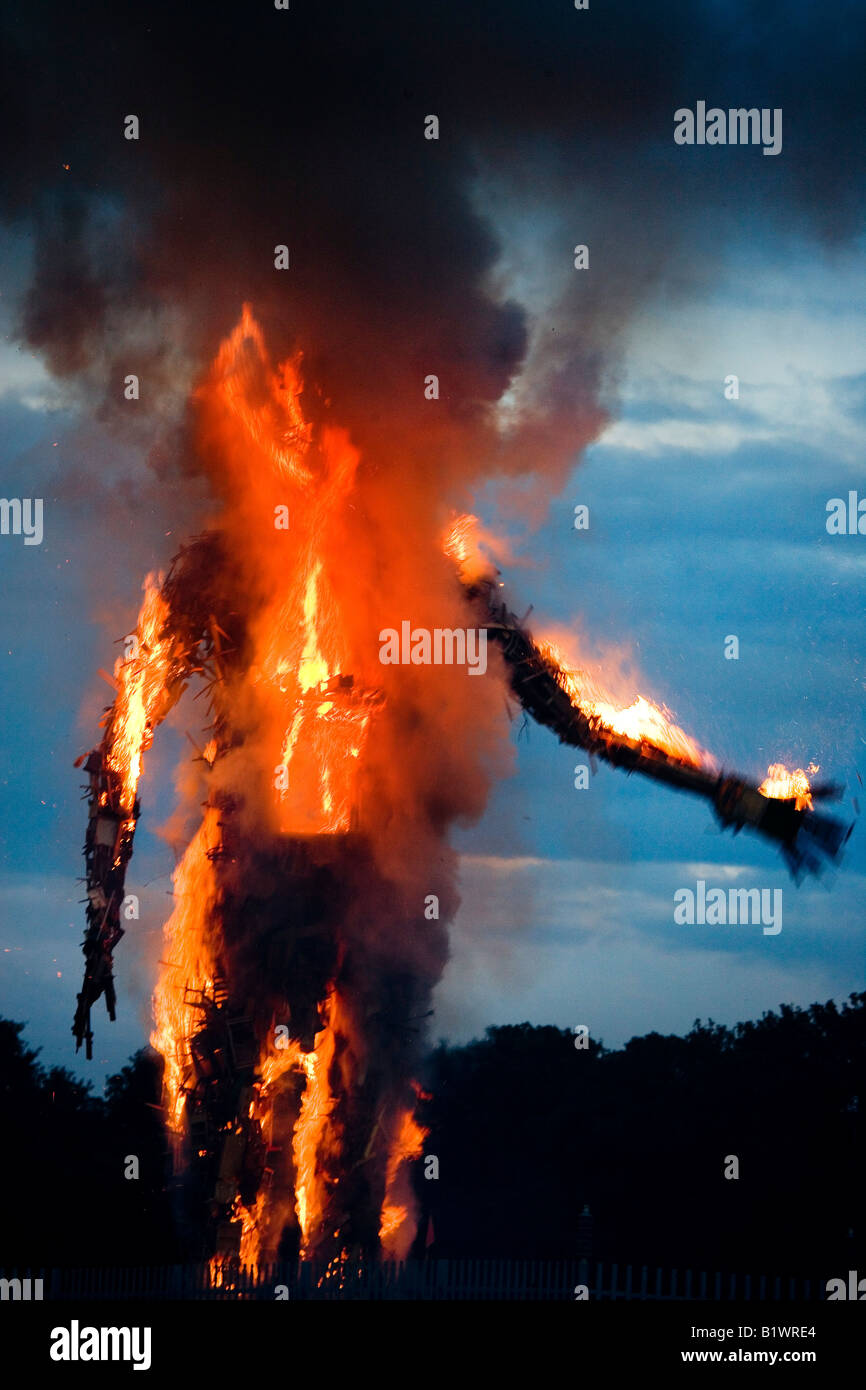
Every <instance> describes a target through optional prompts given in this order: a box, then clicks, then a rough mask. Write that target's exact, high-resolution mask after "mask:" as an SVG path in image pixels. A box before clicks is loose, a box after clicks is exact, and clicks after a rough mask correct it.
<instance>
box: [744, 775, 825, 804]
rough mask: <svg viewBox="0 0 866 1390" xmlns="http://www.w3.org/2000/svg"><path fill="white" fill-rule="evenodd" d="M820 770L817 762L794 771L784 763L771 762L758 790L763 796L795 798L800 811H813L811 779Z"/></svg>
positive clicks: (782, 798) (783, 798)
mask: <svg viewBox="0 0 866 1390" xmlns="http://www.w3.org/2000/svg"><path fill="white" fill-rule="evenodd" d="M820 770H821V769H820V768H819V767H818V765H817V764H816V763H810V764H809V767H808V769H806V770H804V769H803V768H802V767H798V768H795V769H794V770H793V771H789V770H788V768H787V767H786V766H785V764H784V763H771V764H770V766H769V767H768V768H767V775H766V777H765V778H764V780H763V782H762V783H761V785H760V786H759V788H758V791H759V792H760V793H761V795H762V796H766V797H771V798H775V799H778V800H780V801H791V800H793V801H794V802H795V804H796V809H797V810H798V811H811V810H812V809H813V807H812V784H811V782H810V780H809V779H810V778H811V777H814V776H815V773H816V772H820Z"/></svg>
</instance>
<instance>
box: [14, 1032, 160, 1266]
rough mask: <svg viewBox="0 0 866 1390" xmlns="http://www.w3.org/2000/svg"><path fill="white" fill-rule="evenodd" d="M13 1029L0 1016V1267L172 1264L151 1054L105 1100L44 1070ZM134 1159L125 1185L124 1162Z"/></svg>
mask: <svg viewBox="0 0 866 1390" xmlns="http://www.w3.org/2000/svg"><path fill="white" fill-rule="evenodd" d="M23 1029H24V1025H23V1024H21V1023H13V1022H11V1021H9V1020H7V1019H0V1136H2V1139H0V1184H2V1189H0V1190H2V1191H3V1193H4V1194H5V1201H4V1212H3V1221H2V1237H0V1266H2V1267H3V1268H4V1269H7V1270H8V1269H11V1268H14V1267H16V1266H17V1267H22V1268H25V1267H26V1268H32V1269H38V1268H50V1267H52V1266H61V1265H88V1266H90V1265H102V1264H111V1265H136V1264H148V1263H151V1262H152V1263H154V1264H162V1263H171V1262H173V1261H174V1260H175V1259H179V1258H181V1256H180V1247H179V1245H178V1242H177V1240H176V1237H175V1234H174V1230H175V1222H174V1220H173V1213H172V1203H171V1198H170V1194H169V1171H170V1170H169V1164H168V1153H167V1146H166V1140H165V1135H164V1131H163V1127H162V1121H161V1118H160V1115H159V1112H158V1110H157V1109H156V1108H155V1107H157V1106H158V1104H159V1100H160V1092H161V1088H162V1059H161V1058H160V1057H159V1055H158V1054H157V1053H155V1052H152V1051H151V1050H150V1049H149V1048H146V1049H142V1051H140V1052H138V1053H136V1055H135V1056H134V1057H133V1058H132V1060H131V1061H130V1063H129V1065H128V1066H126V1067H124V1068H123V1069H122V1071H120V1072H119V1073H118V1074H117V1075H116V1076H113V1077H111V1078H110V1080H109V1082H108V1084H107V1087H106V1095H105V1099H104V1100H103V1099H98V1098H96V1097H94V1096H93V1095H92V1094H91V1087H90V1084H89V1083H88V1084H82V1083H81V1082H80V1081H78V1080H76V1078H75V1077H74V1076H73V1075H72V1074H71V1073H70V1072H68V1071H66V1070H65V1069H64V1068H60V1067H52V1068H50V1069H45V1068H44V1067H42V1066H41V1065H40V1063H39V1060H38V1051H32V1050H30V1049H29V1048H27V1047H26V1046H25V1045H24V1042H23V1041H22V1037H21V1034H22V1032H23ZM133 1156H134V1157H136V1158H137V1159H138V1173H139V1176H138V1178H137V1179H130V1178H126V1177H125V1176H124V1173H125V1172H127V1171H132V1170H131V1168H130V1166H129V1164H128V1162H127V1160H128V1159H129V1158H130V1157H133Z"/></svg>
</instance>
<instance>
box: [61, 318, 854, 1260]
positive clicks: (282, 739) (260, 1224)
mask: <svg viewBox="0 0 866 1390" xmlns="http://www.w3.org/2000/svg"><path fill="white" fill-rule="evenodd" d="M301 392H302V384H301V378H300V372H299V363H298V362H297V361H295V362H289V363H286V364H283V366H282V367H280V368H279V369H278V370H276V371H274V370H272V369H271V367H270V365H269V363H268V359H267V354H266V351H265V345H264V341H263V338H262V335H261V332H260V329H259V328H258V325H257V324H256V322H255V320H254V319H253V317H252V315H251V313H250V311H249V310H248V309H245V310H244V313H243V316H242V319H241V322H240V323H239V325H238V327H237V328H236V329H235V331H234V333H233V334H232V335H231V336H230V337H229V338H228V339H227V340H226V342H225V343H224V344H223V345H222V347H221V349H220V352H219V354H218V356H217V358H216V361H215V363H214V365H213V368H212V370H211V372H210V374H209V376H208V378H207V380H206V381H205V383H204V384H203V385H202V387H201V388H200V390H199V391H198V393H197V399H196V408H197V412H198V414H197V419H198V432H197V446H196V447H197V449H198V451H199V454H200V457H201V458H202V459H203V460H204V461H205V464H206V467H207V471H208V473H209V476H210V479H211V482H212V485H213V492H214V495H215V497H216V498H217V501H216V502H215V504H214V508H213V512H212V515H211V516H210V517H209V518H208V521H207V525H206V530H205V531H204V532H203V533H202V534H201V535H200V536H198V538H196V539H195V540H193V541H192V542H191V543H190V544H188V545H187V546H185V547H184V548H183V549H182V550H181V551H180V552H179V554H178V555H177V557H176V558H175V560H174V562H173V564H172V565H171V567H170V569H169V571H168V573H167V575H166V576H165V577H164V578H163V579H162V580H161V581H160V580H157V579H156V578H154V577H153V576H150V577H149V578H148V580H147V582H146V585H145V596H144V601H143V604H142V608H141V613H140V616H139V622H138V628H137V633H136V637H135V640H134V642H132V643H130V644H129V645H130V650H129V652H128V654H127V656H126V659H121V660H120V661H118V663H117V666H116V668H115V681H116V687H117V695H116V698H115V700H114V703H113V705H112V706H111V707H110V709H109V710H108V711H107V713H106V717H105V720H104V735H103V738H102V741H101V743H100V745H99V747H98V748H96V749H94V750H92V751H91V752H90V753H89V754H87V755H85V757H84V758H82V759H80V760H79V764H83V766H84V769H85V771H86V772H87V773H88V775H89V788H88V793H89V807H90V820H89V827H88V832H87V839H86V845H85V858H86V882H87V923H88V925H87V931H86V936H85V941H84V955H85V961H86V967H85V978H84V984H83V987H82V990H81V993H80V994H79V996H78V1008H77V1011H76V1015H75V1022H74V1027H73V1031H74V1034H75V1037H76V1042H77V1045H78V1046H80V1045H81V1044H82V1043H84V1044H85V1045H86V1049H87V1055H88V1057H89V1056H91V1049H92V1031H91V1023H90V1010H91V1007H92V1005H93V1004H94V1002H96V1001H97V1000H98V999H99V998H100V996H101V995H104V996H105V1001H106V1005H107V1008H108V1012H109V1015H110V1017H111V1018H114V1011H115V996H114V988H113V980H112V968H113V965H112V953H113V950H114V947H115V946H116V945H117V943H118V941H119V940H120V938H121V937H122V935H123V926H122V925H121V923H122V921H123V919H124V903H125V901H126V899H125V874H126V868H127V865H128V863H129V859H130V856H131V853H132V847H133V838H134V834H135V828H136V824H137V822H138V819H139V815H140V805H139V799H138V784H139V779H140V776H141V772H142V759H143V755H144V753H145V752H146V751H147V749H148V748H149V747H150V744H151V742H152V739H153V736H154V733H155V730H156V729H157V727H158V725H159V724H160V723H161V722H162V721H163V720H164V719H165V718H166V716H167V715H168V714H169V712H170V710H171V709H172V708H173V706H174V705H175V704H176V703H177V701H178V700H179V699H180V697H181V695H182V694H183V692H184V690H185V689H186V688H187V686H188V685H189V684H190V683H195V684H198V686H199V687H200V689H199V694H202V693H204V694H206V696H207V699H208V702H209V716H208V717H209V719H210V724H209V726H208V728H207V731H206V732H207V735H208V737H207V741H206V743H205V745H204V747H203V748H202V749H201V750H200V756H199V758H198V759H197V760H196V762H195V764H194V772H193V774H192V776H191V778H190V777H188V782H190V785H188V787H187V795H186V813H187V816H188V819H189V821H190V825H191V833H190V834H188V835H187V837H186V841H187V843H186V849H185V851H184V853H183V856H182V858H181V860H180V862H179V864H178V867H177V870H176V872H175V877H174V898H175V903H176V906H175V909H174V911H173V913H172V915H171V917H170V918H169V920H168V922H167V923H166V926H165V946H164V959H163V961H162V963H161V973H160V976H159V980H158V983H157V986H156V991H155V995H154V1017H155V1028H154V1033H153V1042H154V1045H155V1046H156V1047H157V1048H158V1050H159V1051H160V1052H161V1054H162V1056H163V1058H164V1061H165V1111H166V1121H167V1124H168V1126H169V1129H170V1130H171V1131H172V1133H173V1134H174V1135H175V1136H176V1138H177V1144H178V1149H179V1151H180V1150H181V1149H182V1150H184V1153H183V1162H184V1163H185V1165H186V1166H187V1168H188V1169H189V1170H191V1171H192V1173H193V1174H194V1175H195V1180H196V1183H197V1191H198V1192H199V1193H200V1194H201V1195H202V1197H203V1199H204V1202H205V1209H206V1212H207V1221H206V1223H205V1226H206V1230H205V1234H204V1243H205V1246H206V1250H205V1252H204V1253H207V1254H208V1255H213V1256H215V1257H216V1258H218V1259H225V1258H240V1259H242V1260H243V1261H244V1262H247V1263H252V1262H256V1261H263V1260H270V1259H274V1258H276V1257H278V1256H279V1257H284V1256H290V1255H294V1254H300V1255H301V1256H302V1257H304V1258H313V1257H315V1258H316V1259H322V1260H325V1261H327V1260H329V1259H330V1258H333V1257H336V1256H339V1255H340V1254H341V1253H342V1252H348V1251H351V1252H352V1253H358V1252H361V1253H363V1254H370V1253H373V1252H376V1251H378V1250H380V1249H381V1250H384V1251H385V1252H386V1253H387V1254H389V1255H391V1256H396V1257H402V1256H404V1255H405V1254H406V1253H407V1251H408V1249H409V1247H410V1245H411V1243H412V1240H413V1238H414V1235H415V1229H416V1221H417V1217H416V1213H415V1209H414V1199H413V1195H412V1190H411V1185H410V1181H409V1177H410V1161H411V1160H412V1159H413V1158H417V1157H418V1156H419V1154H420V1153H421V1152H422V1145H423V1141H424V1137H425V1135H424V1131H423V1130H422V1129H421V1128H420V1127H419V1125H418V1124H417V1122H416V1120H415V1119H414V1114H413V1112H414V1108H415V1099H416V1092H415V1086H414V1082H413V1075H414V1072H415V1069H416V1066H417V1062H418V1060H419V1051H420V1047H421V1041H422V1030H423V1020H424V1019H425V1017H426V1016H427V1014H428V1011H429V1003H430V997H431V992H432V989H433V986H434V985H435V984H436V982H437V980H438V979H439V977H440V975H441V972H442V970H443V968H444V964H445V961H446V958H447V941H446V926H447V923H448V921H449V919H450V917H451V916H452V915H453V912H454V910H455V907H456V903H457V895H456V890H455V858H454V854H453V852H452V851H451V850H450V849H449V847H448V844H447V830H448V827H449V825H450V824H451V823H452V822H453V821H454V820H455V819H456V818H458V817H464V818H466V817H472V816H475V815H477V814H479V813H480V810H481V809H482V807H483V804H484V794H485V788H486V777H487V770H486V769H487V766H488V765H489V764H490V763H491V762H494V761H495V759H496V756H497V751H498V749H499V747H500V744H504V742H505V735H504V733H503V734H500V735H498V736H497V737H498V738H499V740H500V742H499V743H497V742H496V739H495V738H493V737H492V736H491V734H490V730H491V728H492V726H494V725H495V724H497V723H499V724H501V722H502V721H501V720H497V718H496V716H497V712H498V710H499V709H500V707H501V689H502V683H503V681H504V680H507V682H508V684H509V685H510V688H511V691H512V693H513V695H514V696H515V697H516V698H517V700H518V701H519V702H520V704H521V705H522V706H523V708H524V709H525V710H526V711H527V712H528V713H529V714H530V715H531V716H532V717H533V718H535V719H536V720H538V721H539V722H541V723H542V724H545V725H547V726H548V727H550V728H552V729H553V730H554V731H555V732H556V733H557V734H558V736H559V737H560V739H561V740H562V741H564V742H566V743H570V744H573V745H575V746H578V747H580V748H583V749H585V750H587V752H588V753H589V754H590V756H592V757H594V756H598V757H601V758H603V759H605V760H606V761H608V762H610V763H612V764H613V765H615V766H619V767H624V768H625V769H626V770H627V771H629V772H634V771H638V772H641V773H644V774H645V775H648V776H650V777H653V778H656V779H657V780H661V781H664V782H666V783H669V784H671V785H673V786H676V787H680V788H683V789H686V790H689V791H692V792H695V793H698V794H700V795H703V796H705V797H707V798H708V799H709V800H710V801H711V802H712V804H713V806H714V808H715V810H716V813H717V814H718V816H719V818H720V819H721V821H722V822H723V824H726V825H733V826H734V828H735V829H736V830H739V829H740V828H742V826H744V825H749V826H753V827H755V828H756V829H757V830H759V831H760V832H761V833H763V834H765V835H768V836H770V837H772V838H773V839H775V840H777V841H778V842H779V843H780V844H781V845H782V847H783V849H784V850H785V852H786V854H787V855H788V858H789V861H790V863H791V865H792V867H793V868H794V869H795V870H796V871H798V872H799V871H801V870H810V869H813V868H814V867H816V866H817V863H818V860H819V858H820V856H821V855H826V856H829V857H831V858H832V857H835V856H836V855H837V854H838V852H839V850H840V847H841V844H842V841H843V839H844V834H845V830H844V827H843V826H841V825H840V824H839V823H838V822H837V821H834V820H832V819H830V818H828V817H826V816H821V815H818V814H817V813H816V812H815V811H814V810H813V809H812V801H811V798H812V797H814V796H816V795H818V794H819V790H823V792H824V793H825V794H826V793H827V792H828V791H829V790H830V789H828V788H824V789H816V788H814V787H813V788H811V789H810V787H809V782H808V779H807V778H806V776H805V774H800V773H798V774H786V773H785V771H784V769H772V770H771V773H772V774H773V777H774V778H775V781H774V782H773V784H772V785H770V784H765V785H764V786H762V787H761V788H760V789H759V788H757V787H754V786H751V785H749V784H748V783H747V782H745V781H743V780H742V779H739V778H733V777H729V776H724V775H723V774H721V773H719V771H718V770H717V769H716V768H715V765H714V764H713V762H712V759H710V758H709V756H708V755H707V754H705V753H704V752H703V751H702V750H701V749H700V748H698V746H697V745H696V744H695V743H694V741H693V740H691V739H690V738H688V736H687V735H685V734H684V733H683V731H682V730H680V729H678V728H677V727H676V726H675V725H673V724H672V723H671V721H670V719H669V718H668V717H667V715H666V714H665V713H664V711H662V710H660V709H659V708H658V707H657V706H655V705H653V704H652V703H651V702H649V701H646V700H642V699H640V700H638V701H636V702H635V704H634V705H632V706H630V707H627V708H625V709H623V708H619V709H618V708H616V707H615V705H614V704H612V703H611V702H610V700H609V699H606V698H605V697H604V694H603V692H598V691H592V690H590V689H589V688H588V687H587V686H586V684H585V683H582V682H581V680H580V678H579V677H578V676H576V675H575V674H574V673H569V672H568V670H567V669H566V667H565V665H564V662H563V660H562V659H561V658H560V657H559V655H558V653H557V651H556V649H555V648H554V647H553V646H552V644H549V643H548V644H545V643H542V642H536V641H535V640H533V638H532V636H531V635H530V633H529V632H528V630H527V629H526V628H525V626H524V625H523V623H521V622H520V621H519V620H518V619H517V618H516V617H515V616H514V615H513V614H512V613H510V611H509V610H508V608H507V606H506V605H505V604H504V603H503V602H502V601H501V599H500V589H501V586H500V584H499V582H498V578H497V577H496V575H495V573H494V572H493V571H492V570H491V569H490V567H489V566H487V565H485V564H484V563H482V562H480V561H479V559H478V557H477V556H475V555H473V554H472V553H471V546H470V541H469V526H468V523H467V522H462V523H458V524H457V525H456V526H455V527H452V529H451V533H450V538H449V539H448V540H447V543H446V544H445V545H444V546H443V544H442V540H441V537H442V532H443V527H444V524H445V523H446V521H447V520H448V518H447V516H446V515H440V516H439V517H437V516H436V511H435V507H434V508H430V507H428V508H426V509H420V508H415V506H414V501H413V499H412V498H411V497H408V495H407V498H406V499H400V506H401V507H402V510H400V511H399V512H398V518H397V525H396V527H395V518H394V514H393V511H389V507H393V505H394V503H393V500H391V501H389V502H387V503H386V502H385V501H384V499H383V494H382V492H380V491H377V482H376V474H375V469H374V468H373V469H371V470H370V471H369V472H368V473H367V475H366V476H365V478H364V480H363V482H362V481H361V478H360V470H359V459H358V456H357V454H356V452H355V450H354V449H353V447H352V445H351V443H350V441H349V440H348V438H347V437H346V436H345V434H343V433H342V432H341V431H339V430H338V429H335V428H333V427H331V426H327V425H325V426H323V427H322V428H321V429H319V430H314V429H313V428H312V427H311V426H310V425H309V424H308V423H307V422H306V420H305V418H304V416H303V414H302V412H301V409H300V404H299V397H300V395H301ZM392 491H393V490H392ZM422 511H423V516H422V517H421V519H420V520H419V519H418V514H417V513H420V512H422ZM431 517H432V519H433V521H434V522H436V524H435V525H434V524H433V522H431ZM386 532H388V533H389V536H390V542H391V543H389V544H388V545H387V546H385V545H383V544H382V537H383V535H384V534H385V533H386ZM418 573H420V574H422V576H423V587H418V586H417V583H416V587H415V589H414V590H411V589H409V588H408V587H407V586H408V585H409V584H410V583H411V580H410V578H409V576H413V575H417V574H418ZM410 601H411V602H412V604H413V607H414V608H415V610H416V614H415V615H416V616H417V617H419V618H420V619H421V620H422V621H423V620H424V619H425V618H430V619H431V620H432V621H431V626H432V625H433V623H434V622H439V621H441V620H450V621H451V622H453V624H454V626H455V627H457V626H460V625H461V623H462V624H463V625H464V626H465V624H466V622H467V621H471V622H473V623H474V624H475V625H477V626H478V627H479V628H482V629H485V630H486V632H487V634H488V636H489V638H491V639H493V642H494V643H495V646H496V647H497V648H498V651H499V655H500V660H499V661H494V662H492V663H491V666H490V675H491V677H492V679H491V680H488V681H481V682H479V681H472V680H468V678H467V673H466V672H465V671H460V672H458V671H456V670H455V669H454V668H453V667H451V668H448V667H445V668H436V667H433V668H427V669H425V670H424V671H423V672H422V673H419V672H418V671H417V670H416V669H415V668H413V667H412V666H411V665H409V666H398V667H393V666H383V665H382V664H380V663H379V662H378V661H377V655H376V653H377V641H376V639H377V633H378V632H379V629H380V627H381V625H382V620H383V619H388V618H391V619H393V620H394V625H395V627H396V626H398V625H399V622H398V620H399V618H400V617H402V613H400V611H399V605H402V604H405V603H407V602H410ZM425 605H426V610H425ZM419 608H420V609H421V610H422V611H420V612H419V611H418V609H419ZM385 610H388V611H385ZM476 687H481V688H482V689H481V690H479V689H476ZM431 749H432V750H433V753H434V754H435V755H434V756H431ZM786 778H787V779H788V780H787V781H786ZM202 802H203V803H204V813H203V816H201V818H200V823H199V824H198V825H197V826H196V827H194V828H192V818H193V816H194V815H195V814H197V808H198V807H199V805H200V804H201V803H202Z"/></svg>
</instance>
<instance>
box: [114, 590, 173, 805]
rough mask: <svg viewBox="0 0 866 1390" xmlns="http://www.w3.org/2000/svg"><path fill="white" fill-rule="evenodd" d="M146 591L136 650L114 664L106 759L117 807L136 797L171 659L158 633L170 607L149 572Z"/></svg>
mask: <svg viewBox="0 0 866 1390" xmlns="http://www.w3.org/2000/svg"><path fill="white" fill-rule="evenodd" d="M144 590H145V594H144V601H143V603H142V606H141V612H140V613H139V616H138V627H137V630H136V640H137V644H138V650H137V652H136V653H135V654H134V655H130V656H129V657H128V658H127V659H124V658H123V657H119V658H118V660H117V661H116V663H115V666H114V678H115V681H116V682H117V688H118V693H117V699H116V700H115V702H114V708H113V711H112V716H111V718H112V726H111V735H112V736H111V745H110V748H109V752H108V757H107V764H108V767H109V768H110V770H111V771H112V772H114V773H115V774H116V775H117V776H118V777H119V778H120V781H121V788H122V791H121V806H122V808H123V809H124V810H127V811H129V810H131V809H132V805H133V803H134V801H135V793H136V790H137V788H138V782H139V778H140V777H141V762H142V755H143V754H144V753H145V752H146V751H147V749H148V748H149V747H150V745H151V743H152V741H153V729H154V725H155V724H156V723H158V722H159V718H160V717H161V704H162V701H163V700H164V698H165V692H166V684H167V680H168V674H169V670H170V664H171V650H172V641H171V638H164V637H163V636H162V635H161V634H162V632H163V629H164V627H165V622H166V619H167V617H168V608H167V605H166V603H165V600H164V599H163V597H162V594H161V593H160V589H159V585H158V583H157V581H156V578H155V576H154V575H152V574H149V575H148V576H147V579H146V580H145V584H144Z"/></svg>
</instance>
